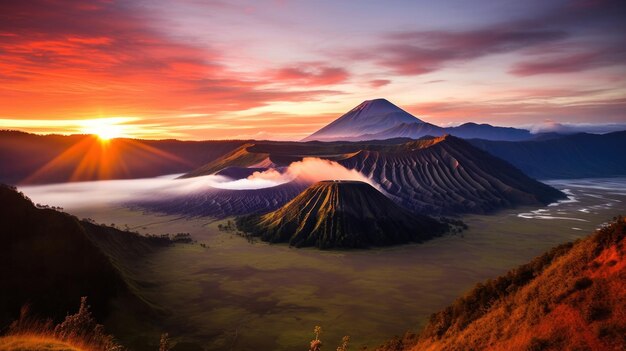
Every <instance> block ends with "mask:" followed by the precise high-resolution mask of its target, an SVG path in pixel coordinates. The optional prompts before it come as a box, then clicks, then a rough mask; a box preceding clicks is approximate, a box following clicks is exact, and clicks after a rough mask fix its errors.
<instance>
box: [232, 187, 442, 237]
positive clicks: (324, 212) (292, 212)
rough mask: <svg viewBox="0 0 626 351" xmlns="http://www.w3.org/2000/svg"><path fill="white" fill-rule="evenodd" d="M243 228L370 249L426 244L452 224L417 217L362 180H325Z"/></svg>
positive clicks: (253, 218) (244, 221) (254, 232)
mask: <svg viewBox="0 0 626 351" xmlns="http://www.w3.org/2000/svg"><path fill="white" fill-rule="evenodd" d="M237 225H238V227H239V229H241V230H243V231H244V232H248V233H250V234H251V235H253V236H258V237H260V238H261V239H262V240H264V241H268V242H272V243H289V244H290V245H293V246H296V247H306V246H314V247H317V248H320V249H330V248H367V247H370V246H386V245H397V244H404V243H408V242H421V241H424V240H427V239H430V238H433V237H436V236H439V235H441V234H443V233H444V232H445V231H446V230H447V225H446V224H443V223H440V222H438V221H436V220H434V219H432V218H430V217H427V216H423V215H416V214H412V213H410V212H408V211H407V210H405V209H404V208H402V207H400V206H398V205H397V204H395V203H394V202H393V201H391V200H390V199H388V198H387V197H386V196H385V195H383V194H381V193H380V192H379V191H378V190H376V189H374V187H372V186H371V185H369V184H367V183H363V182H357V181H332V180H331V181H322V182H318V183H316V184H314V185H312V186H310V187H309V188H308V189H306V190H305V191H303V192H302V193H301V194H300V195H298V196H297V197H296V198H295V199H293V200H292V201H290V202H289V203H287V204H286V205H285V206H283V207H281V208H279V209H278V210H276V211H274V212H270V213H267V214H264V215H253V216H247V217H241V218H239V219H238V220H237Z"/></svg>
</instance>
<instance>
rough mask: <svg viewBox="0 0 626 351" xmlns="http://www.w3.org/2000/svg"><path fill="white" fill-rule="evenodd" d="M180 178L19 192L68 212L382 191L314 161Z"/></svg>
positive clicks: (334, 165) (37, 187) (102, 182)
mask: <svg viewBox="0 0 626 351" xmlns="http://www.w3.org/2000/svg"><path fill="white" fill-rule="evenodd" d="M178 176H180V174H175V175H168V176H162V177H155V178H143V179H123V180H100V181H89V182H74V183H60V184H48V185H33V186H21V187H19V190H20V191H22V192H24V194H26V195H27V196H28V197H30V198H31V199H32V200H33V202H35V203H40V204H45V205H50V206H61V207H63V208H65V209H72V208H85V207H96V206H105V205H116V204H124V203H129V202H140V201H144V200H155V199H167V198H168V197H175V196H184V195H188V194H194V193H199V192H204V191H211V190H214V189H226V190H249V189H262V188H268V187H273V186H277V185H280V184H284V183H287V182H291V181H301V182H306V183H315V182H318V181H321V180H358V181H363V182H366V183H369V184H370V185H372V186H374V187H375V188H377V189H378V190H381V189H380V186H379V185H378V184H376V183H375V182H373V181H372V180H371V179H369V178H367V177H366V176H364V175H363V174H361V173H359V172H358V171H356V170H350V169H347V168H345V167H343V166H341V165H340V164H338V163H337V162H334V161H328V160H322V159H319V158H313V157H308V158H305V159H303V160H302V161H298V162H293V163H291V164H290V165H289V167H287V168H286V169H284V170H283V171H281V172H279V171H277V170H275V169H268V170H267V171H264V172H255V173H253V174H252V175H251V176H249V177H248V178H244V179H238V180H233V179H231V178H228V177H224V176H217V175H208V176H202V177H195V178H184V179H176V178H177V177H178Z"/></svg>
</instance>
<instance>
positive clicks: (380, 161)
mask: <svg viewBox="0 0 626 351" xmlns="http://www.w3.org/2000/svg"><path fill="white" fill-rule="evenodd" d="M338 163H339V164H341V165H343V166H344V167H346V168H349V169H355V170H357V171H359V172H361V173H363V174H364V175H365V176H367V177H370V178H371V179H372V180H373V181H375V182H377V183H378V184H380V185H381V187H382V188H383V189H384V190H385V191H386V192H388V193H389V194H391V195H393V196H395V197H396V198H397V199H398V201H400V203H401V204H402V205H404V206H405V207H407V208H410V209H412V210H414V211H417V212H421V213H436V214H439V213H463V212H472V213H486V212H490V211H494V210H497V209H502V208H507V207H513V206H517V205H537V204H548V203H550V202H553V201H555V200H557V199H560V198H564V195H563V194H562V193H561V192H560V191H558V190H556V189H554V188H552V187H550V186H547V185H545V184H543V183H540V182H538V181H536V180H534V179H532V178H529V177H528V176H526V175H525V174H524V173H522V172H520V171H519V170H518V169H517V168H515V167H513V166H512V165H511V164H509V163H508V162H505V161H503V160H501V159H499V158H497V157H494V156H492V155H491V154H489V153H487V152H484V151H482V150H480V149H478V148H476V147H473V146H472V145H471V144H469V143H468V142H467V141H464V140H462V139H459V138H456V137H453V136H444V137H440V138H430V139H422V140H417V141H412V142H408V143H405V144H400V145H394V146H388V147H385V148H380V149H378V150H362V151H360V152H358V153H355V154H354V155H352V156H351V157H347V158H344V159H342V160H339V161H338Z"/></svg>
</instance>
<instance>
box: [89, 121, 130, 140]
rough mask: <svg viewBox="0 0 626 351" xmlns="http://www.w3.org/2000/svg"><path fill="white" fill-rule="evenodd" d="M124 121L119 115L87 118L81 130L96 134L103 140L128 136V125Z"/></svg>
mask: <svg viewBox="0 0 626 351" xmlns="http://www.w3.org/2000/svg"><path fill="white" fill-rule="evenodd" d="M124 121H125V119H123V118H117V117H111V118H96V119H90V120H85V121H83V122H82V123H81V124H82V127H81V132H82V133H85V134H92V135H95V136H97V137H98V139H100V140H102V141H107V140H110V139H114V138H121V137H126V136H127V135H126V134H127V133H126V127H125V126H124V125H123V124H121V123H122V122H124Z"/></svg>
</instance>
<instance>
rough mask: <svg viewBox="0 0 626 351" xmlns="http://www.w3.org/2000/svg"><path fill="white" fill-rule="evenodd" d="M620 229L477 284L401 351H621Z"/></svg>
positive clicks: (625, 231)
mask: <svg viewBox="0 0 626 351" xmlns="http://www.w3.org/2000/svg"><path fill="white" fill-rule="evenodd" d="M625 236H626V222H625V221H624V219H623V218H617V219H616V220H615V221H614V222H613V223H611V224H610V225H609V226H606V227H603V228H602V229H599V230H598V231H596V233H594V234H593V235H591V236H589V237H587V238H585V239H584V240H581V241H578V242H576V243H575V244H566V245H561V246H559V247H557V248H554V249H552V250H551V251H550V252H548V253H546V254H544V255H542V256H540V257H537V258H536V259H534V260H533V261H531V262H530V263H528V264H526V265H523V266H520V267H518V268H516V269H514V270H512V271H510V272H509V273H507V274H506V275H504V276H501V277H498V278H496V279H494V280H488V281H487V282H485V283H484V284H478V285H477V286H476V288H474V290H472V291H470V292H469V293H468V294H466V295H465V296H464V297H462V298H459V299H458V300H457V301H455V302H454V303H453V304H452V305H451V306H449V307H447V308H446V309H444V310H443V311H441V312H439V313H436V314H433V315H432V317H431V319H430V322H429V323H428V325H427V326H426V328H425V329H424V330H423V332H422V333H421V334H420V335H419V336H418V337H411V336H407V337H405V338H404V339H403V340H394V341H391V342H389V343H388V344H387V345H385V346H383V347H381V348H379V349H378V350H379V351H400V350H415V351H417V350H420V351H421V350H485V349H489V350H506V351H517V350H520V351H522V350H523V351H526V350H624V349H625V348H626V337H624V336H625V335H626V294H624V291H626V257H625V255H626V247H625V246H624V237H625Z"/></svg>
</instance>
